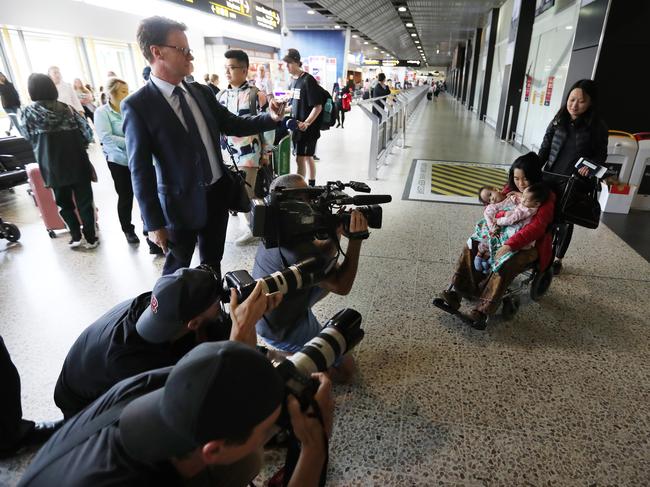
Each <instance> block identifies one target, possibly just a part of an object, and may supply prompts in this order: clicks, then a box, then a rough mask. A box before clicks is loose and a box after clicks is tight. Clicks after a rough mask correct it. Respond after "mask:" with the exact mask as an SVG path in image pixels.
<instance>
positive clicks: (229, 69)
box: [223, 65, 244, 71]
mask: <svg viewBox="0 0 650 487" xmlns="http://www.w3.org/2000/svg"><path fill="white" fill-rule="evenodd" d="M223 69H225V70H226V71H232V70H234V69H244V66H228V65H226V66H224V67H223Z"/></svg>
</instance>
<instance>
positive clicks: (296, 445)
mask: <svg viewBox="0 0 650 487" xmlns="http://www.w3.org/2000/svg"><path fill="white" fill-rule="evenodd" d="M309 405H310V406H311V407H312V408H313V410H314V413H313V414H312V415H309V416H310V417H314V418H316V419H318V422H319V423H320V424H321V426H322V427H323V441H324V443H325V462H324V463H323V469H322V470H321V474H320V479H319V481H318V486H319V487H324V486H325V483H326V482H327V465H328V463H329V440H328V439H327V434H326V433H325V421H324V420H323V414H322V412H321V410H320V406H319V405H318V402H317V401H316V399H314V398H313V397H312V398H311V401H310V403H309ZM298 457H300V442H299V441H298V438H296V435H295V434H294V432H293V429H290V435H289V440H288V445H287V456H286V460H285V462H284V478H283V481H282V485H283V487H287V485H289V481H290V480H291V477H292V476H293V472H294V470H295V469H296V465H297V464H298Z"/></svg>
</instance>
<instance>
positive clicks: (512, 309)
mask: <svg viewBox="0 0 650 487" xmlns="http://www.w3.org/2000/svg"><path fill="white" fill-rule="evenodd" d="M519 304H520V301H519V296H509V297H506V298H503V303H502V308H501V316H502V317H503V319H504V320H506V321H510V320H511V319H512V318H514V316H515V315H516V314H517V311H519Z"/></svg>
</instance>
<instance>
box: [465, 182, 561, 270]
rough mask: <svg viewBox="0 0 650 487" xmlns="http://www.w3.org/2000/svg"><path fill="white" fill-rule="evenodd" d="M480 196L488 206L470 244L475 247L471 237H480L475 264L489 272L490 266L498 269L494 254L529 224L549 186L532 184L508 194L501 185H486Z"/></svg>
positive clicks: (480, 199) (547, 193)
mask: <svg viewBox="0 0 650 487" xmlns="http://www.w3.org/2000/svg"><path fill="white" fill-rule="evenodd" d="M478 197H479V201H480V202H481V203H483V204H484V205H486V207H485V211H484V212H483V219H481V220H480V221H479V222H478V224H477V225H476V229H475V231H474V234H473V235H472V237H471V238H470V242H468V244H469V245H470V248H471V240H476V241H478V252H477V254H476V257H475V258H474V267H475V269H476V270H477V271H481V272H483V273H485V274H487V273H489V272H490V270H497V269H495V268H494V266H493V264H494V262H493V259H492V257H491V256H492V255H493V254H494V253H495V252H496V250H498V248H499V247H501V246H502V245H503V244H505V242H506V240H508V239H509V238H510V237H511V236H512V235H514V234H515V233H517V231H519V229H521V228H523V227H525V226H526V225H528V223H529V222H530V220H531V219H532V217H533V216H534V215H535V213H537V210H538V209H539V207H540V206H542V205H543V204H544V202H546V200H547V199H548V197H549V189H548V187H547V186H546V185H545V184H544V183H537V184H533V185H531V186H528V187H527V188H526V189H525V190H524V192H523V193H518V192H515V191H513V192H511V193H509V194H508V195H507V196H506V195H504V194H503V193H502V192H501V191H499V189H497V188H494V187H490V186H484V187H482V188H481V189H480V190H479V193H478ZM533 245H534V243H533V244H531V245H529V246H528V247H525V248H530V247H532V246H533ZM502 263H503V262H500V264H502ZM499 267H500V265H499Z"/></svg>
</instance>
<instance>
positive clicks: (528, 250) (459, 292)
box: [434, 152, 555, 330]
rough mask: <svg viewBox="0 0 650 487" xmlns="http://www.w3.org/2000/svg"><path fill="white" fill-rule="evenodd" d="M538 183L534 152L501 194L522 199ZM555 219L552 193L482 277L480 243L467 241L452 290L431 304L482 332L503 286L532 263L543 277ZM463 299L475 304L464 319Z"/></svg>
mask: <svg viewBox="0 0 650 487" xmlns="http://www.w3.org/2000/svg"><path fill="white" fill-rule="evenodd" d="M541 182H542V171H541V164H540V160H539V157H538V156H537V154H535V153H534V152H529V153H528V154H526V155H524V156H521V157H519V158H517V159H516V160H515V162H514V163H513V164H512V166H511V168H510V173H509V176H508V185H507V186H506V187H505V188H504V189H503V191H502V193H503V194H510V193H514V195H512V196H513V197H514V198H521V194H522V193H524V191H525V190H526V188H528V187H530V186H532V185H537V184H538V183H541ZM497 199H498V198H497ZM542 199H543V198H542ZM554 213H555V194H554V193H553V192H552V191H551V192H550V193H548V196H547V197H546V199H545V201H544V202H543V203H541V204H540V206H539V207H538V208H537V210H536V211H535V212H534V214H533V215H532V216H531V218H530V221H529V222H528V223H527V224H526V225H524V226H522V227H521V228H520V229H519V230H517V231H516V232H515V233H514V234H513V235H511V236H510V237H509V238H507V240H505V242H503V245H501V247H500V248H499V249H498V251H497V252H496V253H495V254H494V255H493V263H492V264H491V265H492V266H494V267H493V268H492V269H491V272H489V273H488V274H487V275H485V274H483V272H482V270H477V268H476V267H475V258H476V256H477V254H478V252H479V241H478V240H476V239H474V238H471V239H470V240H469V241H468V245H465V246H464V248H463V251H462V252H461V254H460V257H459V259H458V263H457V264H456V270H455V272H454V275H453V277H452V283H451V286H450V287H449V288H448V289H446V290H445V291H443V292H442V293H441V294H440V297H439V298H437V299H435V300H434V304H435V305H436V306H438V307H439V308H441V309H443V310H445V311H448V312H450V313H453V314H458V315H459V316H460V317H461V318H462V319H463V320H464V321H466V322H468V323H469V324H470V325H471V326H472V327H474V328H476V329H480V330H483V329H485V327H486V324H487V319H488V317H489V316H491V315H493V314H494V313H495V312H496V311H497V309H498V307H499V305H500V304H501V300H502V298H503V296H504V294H505V292H506V290H507V289H508V286H509V285H510V283H511V282H512V281H513V280H514V278H515V277H516V276H517V275H518V274H520V273H521V272H523V271H524V270H526V269H527V268H529V267H530V266H531V265H533V264H534V263H536V262H537V265H538V268H539V270H540V271H545V270H546V269H547V268H548V267H549V265H550V264H551V260H552V258H553V250H552V235H551V233H550V232H548V228H549V225H550V224H551V223H552V222H553V217H554ZM470 245H471V248H470ZM462 298H466V299H473V298H477V299H478V301H477V303H476V305H475V307H474V309H472V311H470V312H469V313H468V314H463V313H460V312H459V309H460V304H461V299H462Z"/></svg>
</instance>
